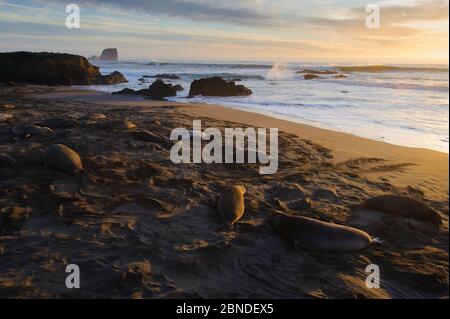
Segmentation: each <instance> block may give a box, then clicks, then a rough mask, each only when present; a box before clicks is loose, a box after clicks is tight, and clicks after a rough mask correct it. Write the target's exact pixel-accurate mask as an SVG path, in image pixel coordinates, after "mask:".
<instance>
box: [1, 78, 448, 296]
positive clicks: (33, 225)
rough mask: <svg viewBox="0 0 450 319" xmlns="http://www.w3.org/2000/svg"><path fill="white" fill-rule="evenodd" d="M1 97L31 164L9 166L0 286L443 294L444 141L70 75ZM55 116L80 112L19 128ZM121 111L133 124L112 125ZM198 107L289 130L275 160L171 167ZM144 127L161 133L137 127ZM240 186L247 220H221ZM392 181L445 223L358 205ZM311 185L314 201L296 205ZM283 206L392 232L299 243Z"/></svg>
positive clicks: (6, 134) (216, 116) (220, 118)
mask: <svg viewBox="0 0 450 319" xmlns="http://www.w3.org/2000/svg"><path fill="white" fill-rule="evenodd" d="M0 96H1V95H0ZM0 103H10V104H13V105H15V106H16V108H15V109H13V110H0V112H3V113H8V114H11V115H13V116H14V118H12V119H10V120H8V121H5V122H1V123H0V130H1V132H2V133H1V134H0V140H1V142H0V154H8V155H11V156H13V157H14V158H16V160H17V162H18V164H19V165H20V167H16V168H12V167H8V166H6V165H3V166H1V167H0V214H1V215H0V216H1V224H0V227H1V228H0V229H1V233H0V234H1V235H0V297H8V298H9V297H19V298H31V297H37V298H50V297H70V298H80V297H83V298H94V297H103V298H182V297H190V298H197V297H198V298H448V239H449V237H448V155H447V154H443V153H439V152H434V151H429V150H422V149H412V148H407V147H400V146H394V145H389V144H386V143H381V142H376V141H371V140H367V139H363V138H359V137H355V136H352V135H348V134H343V133H338V132H333V131H328V130H323V129H318V128H314V127H311V126H308V125H302V124H296V123H291V122H288V121H283V120H277V119H273V118H270V117H267V116H264V115H258V114H255V113H248V112H243V111H237V110H232V109H228V108H224V107H220V106H212V105H193V104H177V103H172V102H159V101H146V100H140V99H137V98H133V97H131V98H130V97H128V96H114V97H111V96H105V95H102V94H100V93H93V92H89V91H83V90H74V89H68V88H53V89H50V88H43V87H40V88H39V87H28V88H25V89H21V92H20V94H19V95H17V94H15V93H14V92H13V90H12V91H10V92H4V95H3V97H0ZM91 113H102V114H104V115H105V116H106V119H103V120H102V119H92V117H91V119H89V117H86V115H88V114H91ZM49 118H66V119H73V122H72V125H68V126H67V127H64V128H59V129H57V128H55V131H54V133H53V134H51V135H48V136H31V137H18V136H14V135H13V134H12V133H10V128H11V126H13V125H17V124H38V123H39V122H42V121H43V120H45V119H49ZM119 119H122V120H123V119H126V120H129V121H131V122H133V123H134V124H136V125H137V128H133V129H118V128H114V127H111V126H108V125H104V122H105V121H109V120H119ZM193 119H202V122H203V127H204V128H205V127H217V128H220V129H223V128H225V127H242V126H244V127H246V126H256V127H267V128H269V127H277V128H279V129H280V136H279V145H280V163H279V170H278V173H277V174H275V175H266V176H263V175H259V173H258V169H259V166H258V165H249V164H227V165H219V164H210V165H205V164H183V165H180V164H173V163H172V162H171V161H170V159H169V151H170V147H171V144H170V142H169V141H167V140H168V137H169V135H170V131H171V130H172V129H173V128H175V127H187V128H190V127H191V126H192V120H193ZM137 130H148V131H150V132H152V133H154V134H156V135H157V136H158V137H160V138H161V140H162V141H160V142H146V141H142V140H139V138H136V134H134V132H136V131H137ZM57 143H60V144H65V145H67V146H69V147H70V148H72V149H74V150H76V151H77V152H78V153H79V154H80V156H81V157H82V160H83V164H84V167H85V170H86V172H87V176H88V177H87V178H85V179H84V180H83V182H82V183H81V185H80V181H79V179H77V178H74V177H71V176H68V175H66V174H63V173H59V172H56V171H52V170H50V169H48V168H46V167H45V166H43V165H42V155H43V152H44V150H45V149H46V147H48V146H50V145H52V144H57ZM231 184H240V185H243V186H245V188H246V189H247V193H246V194H245V204H246V210H245V214H244V217H243V218H242V219H241V221H240V222H238V224H237V227H236V230H228V229H224V228H223V227H222V224H223V222H222V221H221V219H220V217H219V215H218V212H217V199H218V197H219V195H220V193H221V192H222V191H223V190H224V188H225V187H227V186H228V185H231ZM80 186H81V188H82V194H83V195H82V194H81V193H80ZM280 194H282V195H280ZM382 194H402V195H407V196H410V197H414V198H417V199H419V200H421V201H423V202H425V203H426V204H428V205H429V206H430V207H432V208H433V209H435V210H436V211H438V212H439V213H440V215H441V216H442V218H443V220H444V223H443V225H441V226H433V225H430V224H427V223H422V222H418V221H415V220H411V219H405V218H400V217H395V216H389V215H386V214H381V213H378V212H374V211H367V210H358V209H355V207H357V205H359V204H360V203H361V202H363V201H364V200H365V199H367V198H369V197H372V196H376V195H382ZM303 197H307V198H309V199H310V200H311V208H308V209H305V210H301V209H298V207H296V205H295V203H296V202H297V201H298V200H300V199H301V198H303ZM277 211H283V212H286V213H289V214H298V215H303V216H307V217H312V218H317V219H320V220H323V221H327V222H334V223H338V224H343V225H347V226H353V227H357V228H359V229H362V230H364V231H366V232H367V233H369V234H370V235H371V236H373V237H377V238H380V239H381V240H382V243H381V244H374V245H372V246H370V247H368V248H366V249H364V250H362V251H359V252H353V253H320V252H312V251H307V250H304V249H301V248H293V247H291V245H289V244H288V243H286V242H285V241H284V240H283V239H282V238H280V237H279V235H278V234H276V233H275V232H274V231H273V230H272V229H271V227H270V226H269V224H268V223H267V220H268V218H269V217H270V215H271V214H272V213H274V212H277ZM72 263H75V264H77V265H79V266H80V270H81V289H78V290H68V289H67V288H66V287H65V284H64V282H65V278H66V275H67V274H66V273H65V272H64V269H65V266H66V265H67V264H72ZM369 264H377V265H379V267H380V270H381V288H380V289H368V288H367V287H366V285H365V279H366V276H367V274H366V273H365V269H366V267H367V265H369Z"/></svg>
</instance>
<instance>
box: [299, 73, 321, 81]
mask: <svg viewBox="0 0 450 319" xmlns="http://www.w3.org/2000/svg"><path fill="white" fill-rule="evenodd" d="M303 78H304V79H305V80H314V79H322V77H321V76H318V75H315V74H309V73H308V74H305V75H304V76H303Z"/></svg>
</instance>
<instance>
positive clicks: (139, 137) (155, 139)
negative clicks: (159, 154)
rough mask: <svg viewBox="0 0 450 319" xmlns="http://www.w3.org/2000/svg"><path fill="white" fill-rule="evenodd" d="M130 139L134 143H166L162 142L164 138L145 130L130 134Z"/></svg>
mask: <svg viewBox="0 0 450 319" xmlns="http://www.w3.org/2000/svg"><path fill="white" fill-rule="evenodd" d="M131 137H132V138H133V139H135V140H136V141H141V142H151V143H157V144H163V143H167V141H166V140H164V138H162V137H160V136H158V135H156V134H154V133H152V132H149V131H146V130H139V131H135V132H133V133H132V134H131Z"/></svg>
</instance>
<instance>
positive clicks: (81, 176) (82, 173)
mask: <svg viewBox="0 0 450 319" xmlns="http://www.w3.org/2000/svg"><path fill="white" fill-rule="evenodd" d="M78 178H79V187H78V193H80V195H81V196H85V197H91V198H102V199H112V197H110V196H101V195H94V194H88V193H86V192H85V191H84V190H83V185H84V183H85V180H86V178H89V175H88V173H86V171H85V170H82V171H80V173H79V174H78Z"/></svg>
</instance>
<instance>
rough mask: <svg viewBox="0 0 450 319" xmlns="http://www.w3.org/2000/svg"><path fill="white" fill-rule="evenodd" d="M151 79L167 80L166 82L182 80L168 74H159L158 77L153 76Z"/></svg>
mask: <svg viewBox="0 0 450 319" xmlns="http://www.w3.org/2000/svg"><path fill="white" fill-rule="evenodd" d="M151 78H154V79H165V80H179V79H180V77H179V76H178V75H176V74H167V73H162V74H157V75H154V76H151Z"/></svg>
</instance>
